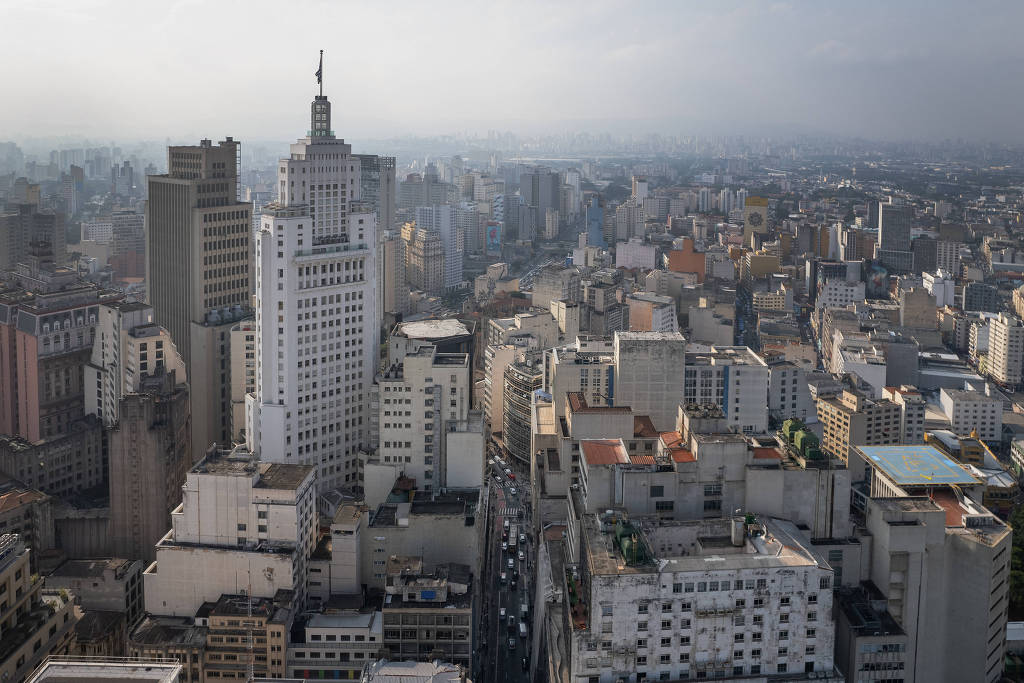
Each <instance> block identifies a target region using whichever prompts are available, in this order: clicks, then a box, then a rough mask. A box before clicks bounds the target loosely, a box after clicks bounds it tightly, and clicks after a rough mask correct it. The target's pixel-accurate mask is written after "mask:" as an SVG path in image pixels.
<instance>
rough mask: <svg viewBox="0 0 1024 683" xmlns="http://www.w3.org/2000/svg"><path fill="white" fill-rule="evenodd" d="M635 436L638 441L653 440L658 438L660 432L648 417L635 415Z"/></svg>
mask: <svg viewBox="0 0 1024 683" xmlns="http://www.w3.org/2000/svg"><path fill="white" fill-rule="evenodd" d="M633 436H635V437H636V438H638V439H653V438H654V437H656V436H658V430H657V429H655V428H654V423H653V422H651V418H649V417H648V416H646V415H634V416H633Z"/></svg>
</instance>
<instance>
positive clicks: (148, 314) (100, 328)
mask: <svg viewBox="0 0 1024 683" xmlns="http://www.w3.org/2000/svg"><path fill="white" fill-rule="evenodd" d="M172 371H173V372H174V373H175V382H176V383H179V384H184V383H185V382H186V381H188V378H187V377H186V376H185V363H184V362H183V361H182V359H181V356H180V355H179V354H178V349H177V347H176V346H175V345H174V342H173V341H172V340H171V335H170V333H169V332H168V331H167V330H166V329H164V328H163V327H160V326H159V325H156V324H155V323H153V307H152V306H149V305H148V304H142V303H132V302H114V303H109V304H102V305H101V306H100V307H99V316H98V318H97V324H96V336H95V340H94V341H93V347H92V358H91V359H90V361H89V363H88V364H87V365H86V366H85V369H84V373H85V374H84V378H85V392H84V393H85V412H86V414H88V415H96V416H97V417H99V418H100V419H101V420H103V424H104V425H105V426H107V427H112V426H114V425H115V424H117V421H118V406H119V404H120V401H121V398H122V397H123V396H125V395H127V394H131V393H136V392H138V390H139V385H140V383H141V381H142V378H143V377H146V376H151V375H156V374H159V373H161V372H168V373H169V372H172Z"/></svg>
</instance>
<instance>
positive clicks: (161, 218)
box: [146, 138, 252, 453]
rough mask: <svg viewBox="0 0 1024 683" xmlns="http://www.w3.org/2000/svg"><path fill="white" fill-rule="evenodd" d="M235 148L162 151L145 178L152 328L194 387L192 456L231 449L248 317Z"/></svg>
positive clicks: (245, 242) (245, 219) (246, 217)
mask: <svg viewBox="0 0 1024 683" xmlns="http://www.w3.org/2000/svg"><path fill="white" fill-rule="evenodd" d="M239 147H240V143H239V142H237V141H235V140H232V139H231V138H227V139H226V140H224V141H223V142H220V143H218V144H217V145H214V144H213V143H212V142H210V141H209V140H203V141H202V142H200V143H199V145H196V146H190V147H168V148H167V169H168V171H167V173H166V174H165V175H156V176H149V177H148V179H147V180H148V187H149V202H148V203H147V205H146V226H147V230H146V233H147V234H146V240H147V241H146V254H147V262H148V265H149V274H148V278H149V281H148V296H149V303H150V304H152V306H153V313H154V320H153V321H154V322H155V323H156V324H157V325H161V326H162V327H165V328H167V330H168V332H170V334H171V339H173V340H174V343H175V344H176V345H177V347H178V351H179V352H180V353H181V357H182V359H183V360H184V361H185V371H186V373H187V375H188V378H189V381H190V383H191V389H192V391H191V402H192V452H193V453H205V452H206V450H207V449H208V448H209V446H210V444H211V443H214V442H217V443H221V444H229V443H230V440H231V377H230V367H231V361H230V348H231V340H230V333H231V328H232V326H234V324H235V323H236V322H238V320H239V319H241V318H243V317H245V316H246V315H248V314H249V309H250V305H251V304H250V301H251V283H250V272H249V261H250V249H251V246H250V244H249V241H250V237H249V236H250V234H251V218H250V214H251V212H252V206H251V205H250V204H247V203H244V202H240V201H239V200H238V199H239V198H238V171H239V169H238V165H239Z"/></svg>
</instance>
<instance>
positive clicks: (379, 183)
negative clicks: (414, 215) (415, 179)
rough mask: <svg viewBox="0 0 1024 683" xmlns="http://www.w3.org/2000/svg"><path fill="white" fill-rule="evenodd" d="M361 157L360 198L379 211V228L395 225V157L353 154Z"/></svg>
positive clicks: (391, 227)
mask: <svg viewBox="0 0 1024 683" xmlns="http://www.w3.org/2000/svg"><path fill="white" fill-rule="evenodd" d="M352 156H353V157H355V158H357V159H359V192H360V199H361V200H362V201H363V202H367V203H369V204H370V205H371V206H372V207H373V210H374V211H375V212H376V213H377V228H378V230H391V229H393V228H394V227H395V202H396V195H395V157H382V156H377V155H376V154H353V155H352Z"/></svg>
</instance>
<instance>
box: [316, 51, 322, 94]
mask: <svg viewBox="0 0 1024 683" xmlns="http://www.w3.org/2000/svg"><path fill="white" fill-rule="evenodd" d="M314 75H315V76H316V82H317V85H319V86H320V97H323V96H324V51H323V50H320V66H319V67H317V70H316V73H315V74H314Z"/></svg>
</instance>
